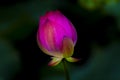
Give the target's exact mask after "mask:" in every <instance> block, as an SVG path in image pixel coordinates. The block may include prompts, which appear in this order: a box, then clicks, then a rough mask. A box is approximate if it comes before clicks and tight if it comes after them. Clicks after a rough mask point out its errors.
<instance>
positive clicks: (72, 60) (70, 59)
mask: <svg viewBox="0 0 120 80" xmlns="http://www.w3.org/2000/svg"><path fill="white" fill-rule="evenodd" d="M66 60H67V61H68V62H77V61H79V60H80V59H77V58H73V57H69V58H66Z"/></svg>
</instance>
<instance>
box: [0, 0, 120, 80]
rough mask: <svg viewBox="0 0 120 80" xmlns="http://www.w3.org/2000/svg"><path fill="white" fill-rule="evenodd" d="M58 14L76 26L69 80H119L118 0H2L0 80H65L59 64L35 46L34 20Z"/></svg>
mask: <svg viewBox="0 0 120 80" xmlns="http://www.w3.org/2000/svg"><path fill="white" fill-rule="evenodd" d="M50 10H60V11H61V12H62V13H63V14H64V15H65V16H66V17H67V18H68V19H69V20H70V21H71V22H72V23H73V25H74V26H75V28H76V30H77V34H78V41H77V44H76V46H75V51H74V55H73V56H74V57H77V58H80V59H81V60H80V61H79V62H77V63H67V66H68V69H69V72H70V77H71V80H120V58H119V57H120V1H119V0H1V1H0V80H64V73H63V72H64V71H63V66H62V64H59V65H58V66H56V67H49V66H48V65H47V64H48V62H49V61H50V60H51V59H50V56H48V55H46V54H44V53H43V52H42V51H41V50H40V49H39V47H38V45H37V43H36V33H37V29H38V24H39V17H40V16H41V15H44V14H45V13H46V12H47V11H50Z"/></svg>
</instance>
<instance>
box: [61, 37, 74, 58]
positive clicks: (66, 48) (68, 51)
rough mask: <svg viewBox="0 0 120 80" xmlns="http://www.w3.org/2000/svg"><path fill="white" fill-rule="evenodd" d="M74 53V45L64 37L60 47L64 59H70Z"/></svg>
mask: <svg viewBox="0 0 120 80" xmlns="http://www.w3.org/2000/svg"><path fill="white" fill-rule="evenodd" d="M73 51H74V44H73V42H72V40H71V39H70V38H68V37H64V39H63V45H62V53H63V57H64V58H68V57H71V56H72V55H73Z"/></svg>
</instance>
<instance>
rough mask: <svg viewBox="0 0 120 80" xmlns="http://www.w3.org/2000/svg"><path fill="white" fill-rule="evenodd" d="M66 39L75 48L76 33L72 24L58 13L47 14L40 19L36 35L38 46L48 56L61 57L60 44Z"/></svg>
mask: <svg viewBox="0 0 120 80" xmlns="http://www.w3.org/2000/svg"><path fill="white" fill-rule="evenodd" d="M65 37H68V38H69V39H70V40H71V41H72V42H73V46H75V44H76V41H77V32H76V30H75V28H74V26H73V24H72V23H71V22H70V21H69V20H68V19H67V18H66V17H65V16H64V15H63V14H62V13H60V12H59V11H50V12H47V13H46V14H45V15H44V16H41V17H40V23H39V29H38V33H37V39H38V44H39V45H40V46H41V47H42V50H43V51H44V52H46V53H47V54H49V55H52V56H56V57H63V56H62V55H63V53H62V51H61V50H62V42H63V39H64V38H65Z"/></svg>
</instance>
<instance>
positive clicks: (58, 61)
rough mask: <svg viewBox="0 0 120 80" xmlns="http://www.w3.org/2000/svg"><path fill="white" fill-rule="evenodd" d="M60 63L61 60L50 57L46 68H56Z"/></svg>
mask: <svg viewBox="0 0 120 80" xmlns="http://www.w3.org/2000/svg"><path fill="white" fill-rule="evenodd" d="M61 61H62V58H57V57H52V60H51V61H50V62H49V63H48V66H56V65H58V64H59V63H60V62H61Z"/></svg>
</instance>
